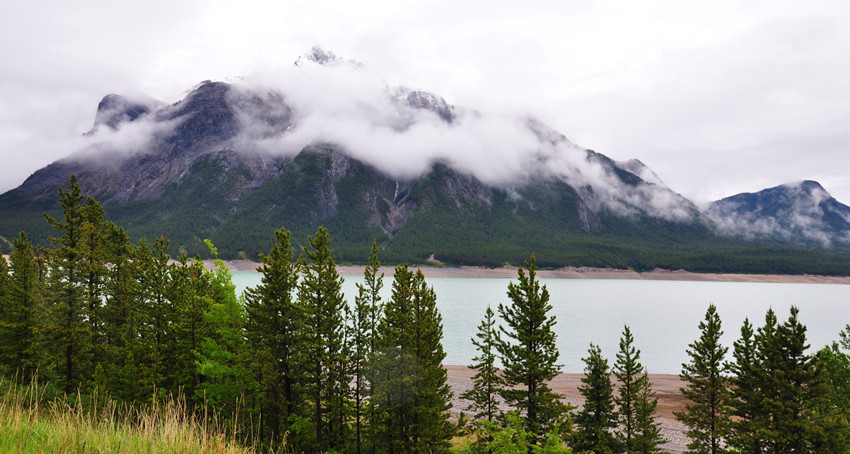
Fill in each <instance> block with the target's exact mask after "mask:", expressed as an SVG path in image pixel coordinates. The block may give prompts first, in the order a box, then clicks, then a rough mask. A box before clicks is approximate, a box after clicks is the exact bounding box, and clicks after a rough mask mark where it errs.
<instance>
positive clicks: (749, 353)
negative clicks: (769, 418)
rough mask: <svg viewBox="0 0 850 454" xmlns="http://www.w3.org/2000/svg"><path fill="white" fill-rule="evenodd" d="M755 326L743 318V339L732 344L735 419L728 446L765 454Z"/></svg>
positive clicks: (732, 403)
mask: <svg viewBox="0 0 850 454" xmlns="http://www.w3.org/2000/svg"><path fill="white" fill-rule="evenodd" d="M757 354H758V351H757V345H756V340H755V337H754V332H753V327H752V325H751V324H750V321H749V319H744V324H743V325H742V326H741V337H740V338H739V339H738V340H737V341H735V343H734V344H733V350H732V357H733V358H734V361H732V362H731V363H729V364H728V365H727V368H728V370H729V372H731V378H730V384H731V385H732V386H731V389H730V402H729V404H730V408H731V413H730V414H731V415H732V416H733V417H734V418H733V420H732V423H731V431H730V434H729V446H730V447H732V448H735V449H737V450H739V451H741V452H762V442H761V440H760V437H761V435H760V434H759V430H758V428H757V425H758V424H759V422H758V421H757V418H758V415H759V413H760V412H761V408H762V406H761V387H762V384H761V380H760V378H759V376H758V374H759V368H760V367H761V366H760V364H759V359H758V357H757Z"/></svg>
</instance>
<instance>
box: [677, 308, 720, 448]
mask: <svg viewBox="0 0 850 454" xmlns="http://www.w3.org/2000/svg"><path fill="white" fill-rule="evenodd" d="M699 329H700V338H699V339H698V340H696V341H695V342H694V343H692V344H690V345H689V346H688V347H689V348H688V350H687V353H688V356H690V358H691V361H690V362H689V363H685V364H682V373H681V374H680V375H679V377H680V378H681V379H682V381H684V382H685V383H686V385H685V387H684V388H682V395H683V396H684V397H685V399H687V400H688V403H687V404H686V405H685V409H684V410H683V411H680V412H676V413H675V416H676V419H678V420H679V421H682V422H683V423H684V424H685V425H686V426H688V431H687V435H688V438H690V442H689V443H688V449H689V451H688V452H692V453H710V454H717V453H725V452H727V450H726V446H725V443H726V441H725V440H726V435H727V434H728V428H729V411H728V401H729V397H728V395H729V390H728V387H727V379H726V377H725V375H724V374H725V372H726V366H725V364H724V362H723V358H724V356H725V355H726V352H727V351H728V350H729V349H728V348H727V347H723V346H722V345H721V344H720V336H722V335H723V331H722V330H721V322H720V316H719V315H717V309H716V308H715V306H714V305H713V304H711V305H709V307H708V310H707V311H706V313H705V320H704V321H701V322H700V324H699Z"/></svg>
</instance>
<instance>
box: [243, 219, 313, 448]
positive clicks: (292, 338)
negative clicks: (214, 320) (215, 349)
mask: <svg viewBox="0 0 850 454" xmlns="http://www.w3.org/2000/svg"><path fill="white" fill-rule="evenodd" d="M260 261H261V262H262V263H263V265H262V267H261V268H260V273H261V274H262V278H261V279H262V282H261V283H260V285H258V286H257V287H256V288H249V289H248V290H247V291H246V298H245V300H246V301H245V311H246V314H247V320H246V323H245V336H246V339H247V340H248V349H249V353H248V357H249V358H250V363H249V366H248V367H249V370H250V373H251V375H252V378H253V381H254V382H255V386H256V389H257V393H254V394H258V395H259V399H258V401H257V402H256V403H255V405H257V406H258V407H259V412H260V419H259V420H260V421H261V424H262V426H261V427H260V433H261V436H262V437H263V438H264V439H265V440H266V441H270V442H271V443H274V444H277V443H280V442H281V441H282V438H283V434H285V433H287V432H288V431H289V428H290V422H291V420H290V417H294V416H295V413H296V408H297V407H298V405H299V403H300V402H301V400H302V399H301V393H300V389H299V383H300V381H301V376H300V370H299V369H300V365H299V360H300V353H301V351H302V349H303V348H304V339H303V337H304V334H303V333H304V328H303V326H304V310H303V309H302V308H301V306H300V305H299V304H298V302H297V301H296V300H295V297H294V292H295V290H296V287H297V284H298V270H297V269H296V267H295V264H294V263H292V249H291V247H290V243H289V231H287V230H285V229H279V230H277V231H276V232H275V243H274V246H273V247H272V249H271V251H270V252H269V255H263V254H260Z"/></svg>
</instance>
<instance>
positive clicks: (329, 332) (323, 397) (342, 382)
mask: <svg viewBox="0 0 850 454" xmlns="http://www.w3.org/2000/svg"><path fill="white" fill-rule="evenodd" d="M307 240H308V243H309V245H310V247H309V248H307V247H305V248H304V256H306V258H302V260H301V261H300V262H301V269H302V270H303V272H304V278H303V279H302V281H301V284H300V286H299V291H298V296H299V301H300V303H301V305H302V306H303V307H304V310H305V314H306V316H307V320H306V328H307V330H306V333H307V337H308V340H307V353H308V355H307V358H308V359H307V364H306V370H305V372H306V376H307V379H308V380H309V382H310V384H309V392H310V394H311V403H312V405H313V419H312V423H313V425H314V427H315V430H316V439H315V445H314V446H313V448H314V449H315V450H316V452H325V451H327V450H340V449H341V448H342V446H343V443H345V442H346V441H348V436H347V435H348V433H347V432H348V431H347V420H348V413H349V412H348V408H347V407H348V401H349V396H348V394H349V382H350V381H351V377H350V376H349V375H348V372H347V370H346V367H345V366H346V361H347V358H348V354H347V351H346V347H347V345H346V342H345V311H346V310H347V305H346V303H345V299H344V298H343V295H342V277H340V275H339V274H338V273H337V271H336V264H335V263H334V260H333V258H332V257H331V252H330V242H331V239H330V236H329V235H328V231H327V229H325V228H324V227H319V229H318V230H317V231H316V235H315V236H314V237H308V238H307Z"/></svg>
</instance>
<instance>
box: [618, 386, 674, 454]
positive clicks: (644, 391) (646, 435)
mask: <svg viewBox="0 0 850 454" xmlns="http://www.w3.org/2000/svg"><path fill="white" fill-rule="evenodd" d="M634 406H635V421H634V436H633V438H632V444H631V448H629V449H628V450H627V451H626V452H628V453H630V454H631V453H639V454H654V453H659V452H662V451H661V449H660V446H661V445H662V444H664V443H666V442H667V440H665V439H664V437H663V436H662V435H661V424H660V423H659V422H658V419H657V418H656V416H655V409H656V408H657V407H658V398H657V397H655V393H654V392H653V391H652V383H651V382H650V381H649V375H648V374H647V373H646V371H644V372H643V375H641V376H640V377H639V378H638V379H637V381H636V382H635V402H634Z"/></svg>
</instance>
